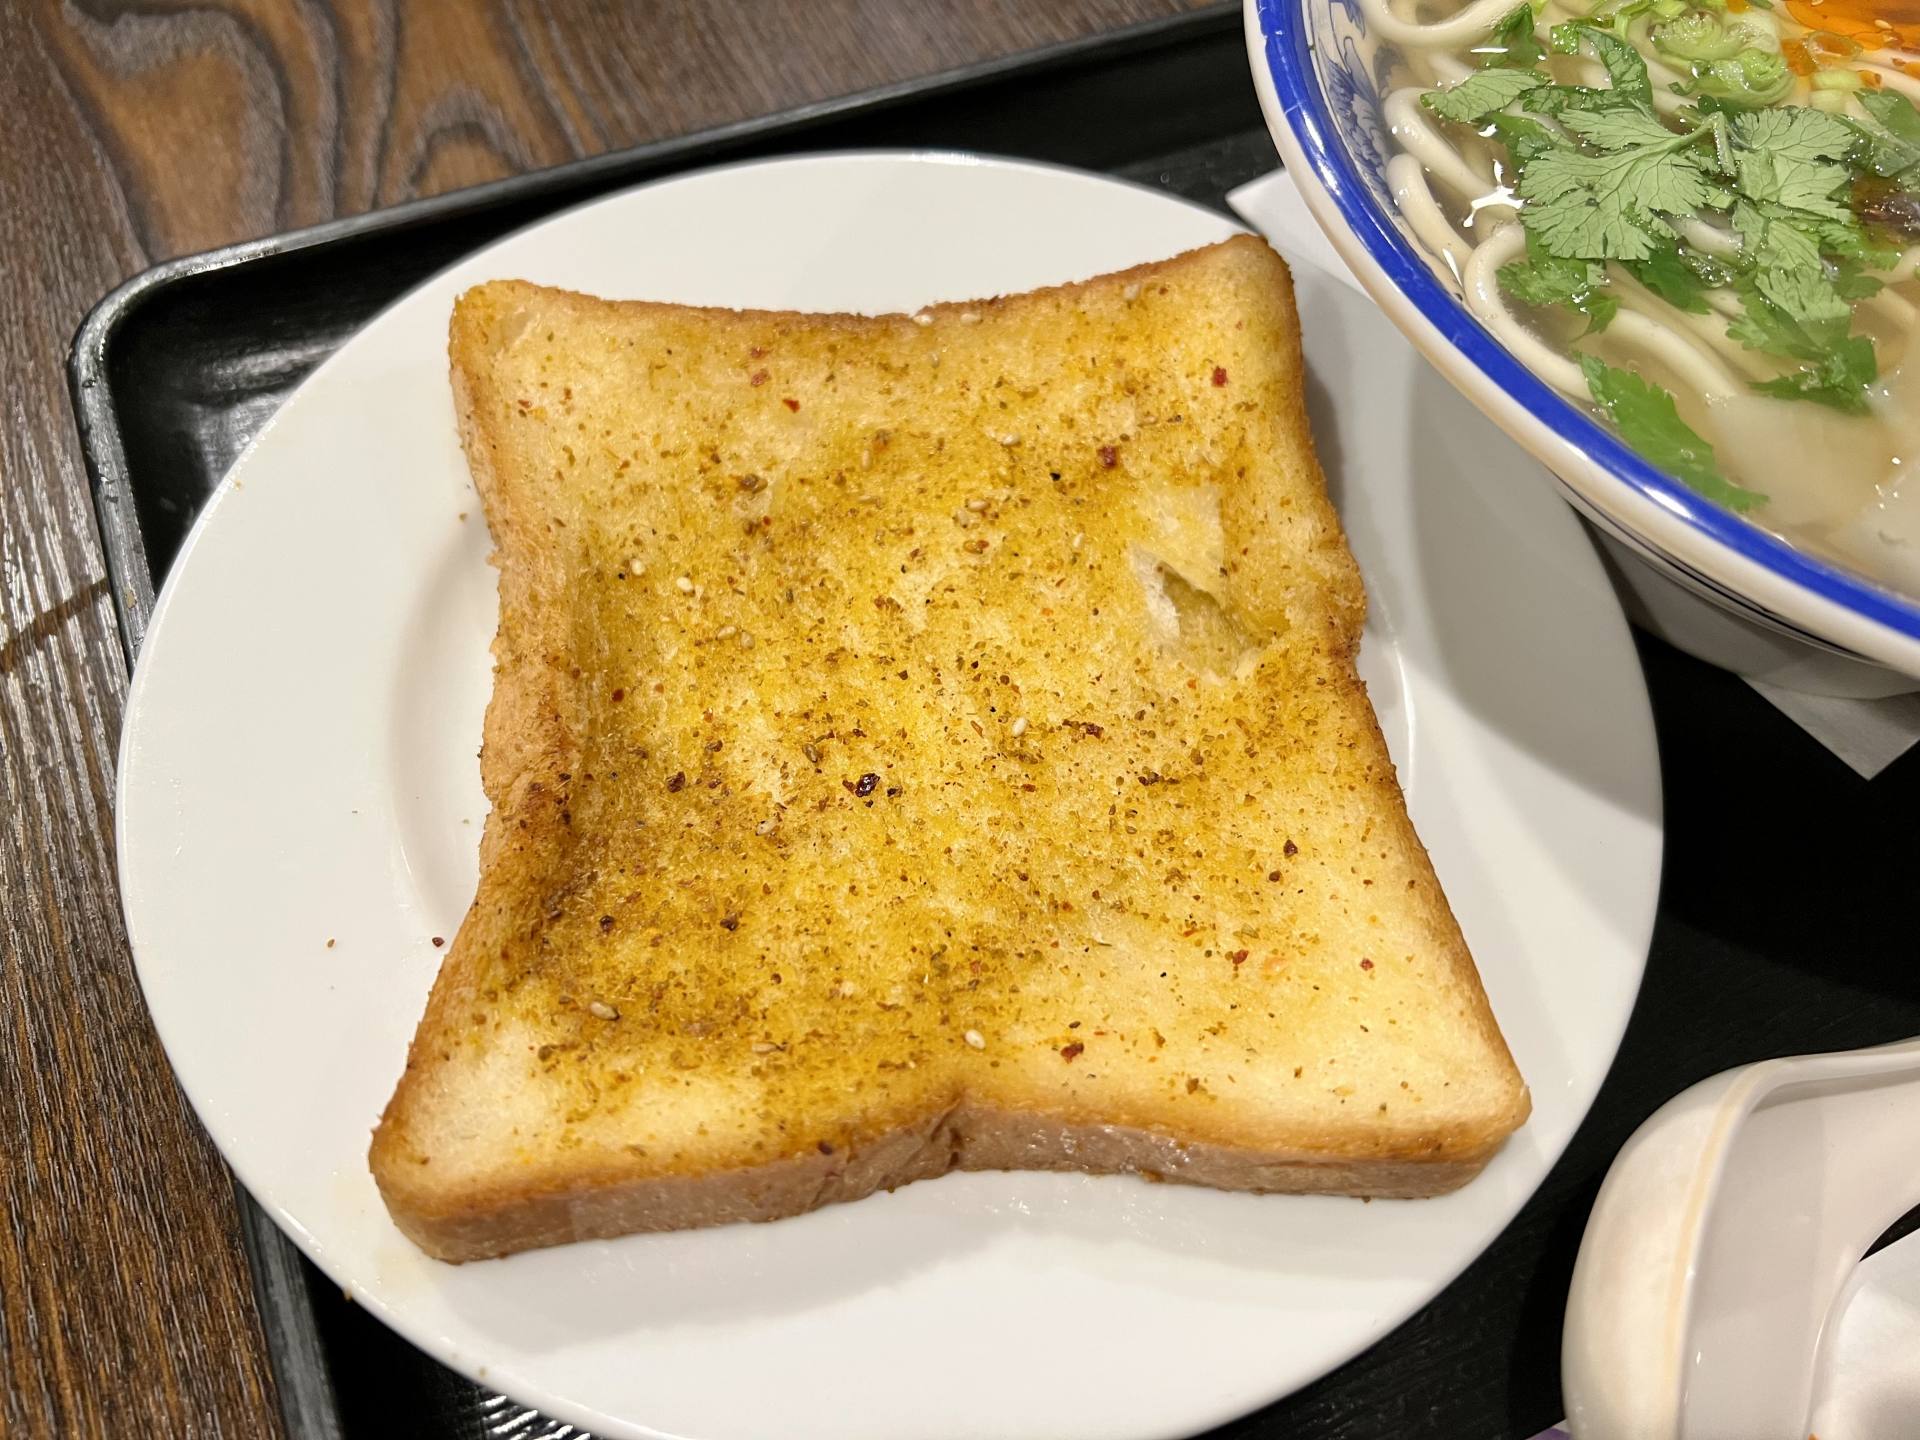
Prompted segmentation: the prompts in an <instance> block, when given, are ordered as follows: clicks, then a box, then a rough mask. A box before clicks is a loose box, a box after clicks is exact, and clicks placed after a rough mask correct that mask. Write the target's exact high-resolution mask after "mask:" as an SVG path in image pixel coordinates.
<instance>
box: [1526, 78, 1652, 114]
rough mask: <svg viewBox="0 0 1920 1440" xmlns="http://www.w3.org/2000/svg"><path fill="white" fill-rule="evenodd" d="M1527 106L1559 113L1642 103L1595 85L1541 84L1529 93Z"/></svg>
mask: <svg viewBox="0 0 1920 1440" xmlns="http://www.w3.org/2000/svg"><path fill="white" fill-rule="evenodd" d="M1526 108H1527V109H1529V110H1531V111H1532V112H1533V113H1534V114H1536V115H1547V116H1558V115H1560V114H1561V113H1562V112H1564V111H1567V110H1635V109H1638V108H1639V106H1638V105H1637V104H1636V103H1635V102H1634V100H1633V99H1632V98H1631V97H1630V96H1627V95H1623V94H1621V93H1620V92H1619V91H1618V90H1608V89H1604V88H1602V87H1598V86H1593V85H1542V86H1541V87H1540V88H1539V89H1538V90H1530V91H1528V92H1527V104H1526Z"/></svg>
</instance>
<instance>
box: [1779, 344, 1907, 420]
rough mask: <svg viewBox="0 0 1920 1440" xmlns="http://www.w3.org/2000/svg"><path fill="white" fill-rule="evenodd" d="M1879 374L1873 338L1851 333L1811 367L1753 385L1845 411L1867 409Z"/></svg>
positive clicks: (1781, 396)
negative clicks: (1871, 339)
mask: <svg viewBox="0 0 1920 1440" xmlns="http://www.w3.org/2000/svg"><path fill="white" fill-rule="evenodd" d="M1879 376H1880V367H1879V366H1878V364H1876V363H1875V361H1874V356H1873V342H1872V341H1870V340H1868V339H1867V338H1866V337H1865V336H1864V335H1854V336H1850V337H1848V338H1847V339H1845V340H1842V341H1841V342H1840V343H1839V344H1838V345H1836V346H1834V347H1833V349H1831V350H1829V351H1827V352H1826V353H1825V354H1824V355H1822V356H1821V357H1820V359H1819V360H1818V361H1817V362H1815V363H1814V365H1813V366H1812V367H1811V368H1806V367H1803V368H1801V369H1799V370H1796V371H1794V372H1793V373H1792V374H1791V375H1782V376H1781V377H1780V378H1779V379H1777V380H1758V381H1755V382H1754V386H1753V388H1754V389H1755V390H1758V391H1759V392H1760V393H1761V394H1763V395H1772V396H1775V397H1777V398H1779V399H1782V400H1811V401H1813V402H1814V403H1815V404H1817V405H1826V406H1830V407H1831V408H1833V409H1835V410H1838V411H1840V412H1841V413H1842V414H1845V415H1864V414H1866V413H1867V387H1868V386H1869V385H1871V384H1873V382H1874V381H1875V380H1877V379H1878V378H1879Z"/></svg>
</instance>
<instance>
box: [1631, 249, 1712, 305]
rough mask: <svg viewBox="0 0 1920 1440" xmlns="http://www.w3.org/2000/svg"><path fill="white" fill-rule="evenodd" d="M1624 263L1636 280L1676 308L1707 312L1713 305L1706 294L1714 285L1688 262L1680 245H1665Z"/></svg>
mask: <svg viewBox="0 0 1920 1440" xmlns="http://www.w3.org/2000/svg"><path fill="white" fill-rule="evenodd" d="M1624 263H1625V264H1626V267H1627V269H1628V270H1629V271H1630V272H1631V273H1632V275H1633V277H1634V278H1635V279H1636V280H1638V281H1639V282H1640V283H1641V284H1642V285H1644V286H1646V287H1647V288H1648V289H1649V290H1651V291H1653V293H1654V294H1656V295H1658V296H1659V297H1660V298H1661V299H1662V300H1665V301H1666V302H1667V303H1668V304H1669V305H1671V306H1673V307H1674V308H1675V309H1676V310H1684V311H1686V312H1687V313H1688V314H1689V315H1705V314H1706V313H1707V311H1708V309H1709V308H1710V307H1709V306H1708V305H1707V299H1706V295H1707V291H1708V290H1709V289H1711V288H1712V286H1711V285H1710V284H1709V283H1708V281H1707V280H1706V279H1705V278H1704V277H1703V276H1702V274H1701V272H1700V271H1699V270H1697V269H1695V268H1694V267H1693V266H1691V265H1689V264H1688V263H1687V262H1686V260H1685V259H1684V258H1683V256H1682V252H1681V250H1680V247H1679V246H1678V245H1667V246H1662V247H1660V248H1659V249H1656V250H1654V251H1653V252H1652V253H1651V254H1649V255H1647V256H1646V257H1645V258H1644V259H1641V260H1628V261H1626V262H1624Z"/></svg>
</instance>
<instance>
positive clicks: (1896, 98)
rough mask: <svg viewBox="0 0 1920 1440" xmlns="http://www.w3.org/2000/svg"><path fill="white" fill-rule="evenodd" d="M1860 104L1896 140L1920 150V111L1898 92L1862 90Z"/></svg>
mask: <svg viewBox="0 0 1920 1440" xmlns="http://www.w3.org/2000/svg"><path fill="white" fill-rule="evenodd" d="M1860 103H1861V104H1862V105H1864V106H1866V108H1867V113H1868V114H1869V115H1871V116H1873V118H1874V119H1875V120H1878V121H1879V122H1880V127H1881V128H1882V129H1883V130H1885V131H1886V132H1887V133H1888V134H1889V135H1891V136H1893V137H1894V139H1896V140H1900V141H1903V142H1905V143H1906V144H1908V145H1912V146H1914V147H1916V148H1920V110H1916V109H1915V108H1914V105H1913V102H1912V101H1911V100H1909V99H1908V98H1907V97H1906V96H1904V95H1902V94H1901V93H1900V92H1899V91H1898V90H1888V89H1886V88H1884V87H1882V88H1881V89H1879V90H1862V91H1861V92H1860Z"/></svg>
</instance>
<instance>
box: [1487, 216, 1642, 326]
mask: <svg viewBox="0 0 1920 1440" xmlns="http://www.w3.org/2000/svg"><path fill="white" fill-rule="evenodd" d="M1499 273H1500V285H1501V288H1502V289H1504V290H1505V291H1506V292H1507V293H1508V294H1509V295H1511V296H1513V298H1514V299H1516V300H1520V301H1523V302H1525V303H1526V304H1528V305H1541V306H1549V305H1565V306H1567V307H1569V308H1571V309H1574V310H1578V311H1579V312H1580V313H1581V314H1582V315H1585V316H1586V317H1587V328H1586V331H1585V332H1584V333H1586V334H1589V335H1593V334H1597V333H1599V332H1600V331H1602V330H1604V329H1606V328H1607V325H1608V324H1609V323H1610V322H1611V321H1612V319H1613V317H1614V316H1615V315H1616V314H1618V313H1619V311H1620V302H1619V301H1617V300H1615V299H1614V298H1613V296H1611V295H1609V294H1608V293H1607V291H1606V283H1607V272H1606V268H1605V267H1604V266H1602V265H1598V264H1595V263H1594V262H1593V261H1591V260H1565V259H1562V258H1561V257H1560V256H1558V255H1551V254H1548V253H1547V252H1546V251H1545V250H1544V249H1542V248H1541V247H1540V246H1539V245H1538V244H1537V243H1535V241H1534V239H1533V237H1532V236H1528V237H1527V258H1526V259H1525V260H1515V261H1513V262H1512V263H1511V264H1508V265H1502V266H1501V267H1500V272H1499Z"/></svg>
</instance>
